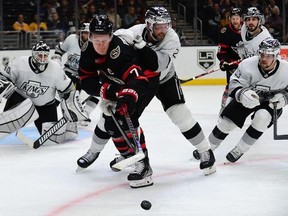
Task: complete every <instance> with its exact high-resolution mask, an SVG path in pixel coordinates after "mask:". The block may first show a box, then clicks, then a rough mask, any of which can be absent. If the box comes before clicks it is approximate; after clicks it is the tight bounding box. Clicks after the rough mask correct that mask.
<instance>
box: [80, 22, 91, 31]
mask: <svg viewBox="0 0 288 216" xmlns="http://www.w3.org/2000/svg"><path fill="white" fill-rule="evenodd" d="M89 26H90V23H83V24H82V25H81V27H80V29H79V32H89Z"/></svg>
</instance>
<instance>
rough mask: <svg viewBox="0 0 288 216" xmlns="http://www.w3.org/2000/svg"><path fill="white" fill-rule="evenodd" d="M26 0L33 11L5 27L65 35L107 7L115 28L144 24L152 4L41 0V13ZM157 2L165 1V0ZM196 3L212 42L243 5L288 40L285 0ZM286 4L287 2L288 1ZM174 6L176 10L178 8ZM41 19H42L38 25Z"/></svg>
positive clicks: (143, 0)
mask: <svg viewBox="0 0 288 216" xmlns="http://www.w3.org/2000/svg"><path fill="white" fill-rule="evenodd" d="M24 1H25V0H24ZM27 1H29V3H30V6H31V7H34V12H33V13H30V14H27V13H24V12H25V11H23V13H17V14H13V15H14V21H13V22H12V23H11V24H9V25H7V24H8V23H7V22H4V24H5V25H4V30H12V31H13V30H17V31H22V32H27V31H29V32H36V31H37V30H38V28H39V29H40V30H41V31H47V30H48V31H55V30H57V31H61V32H63V33H64V34H63V35H67V33H68V32H71V31H75V30H76V27H77V26H78V27H79V26H81V24H82V23H84V22H89V21H90V20H91V18H92V17H93V15H94V14H95V13H96V11H97V9H104V10H106V11H107V12H108V14H109V17H110V19H111V21H112V22H113V23H114V30H116V29H118V28H129V27H131V26H133V25H135V24H138V23H144V16H145V11H146V9H147V8H148V7H149V5H148V3H147V1H146V0H117V8H116V10H117V12H116V11H115V5H114V4H115V3H114V0H78V8H77V10H75V5H74V4H75V1H74V0H41V1H40V14H39V16H38V15H37V7H36V6H37V5H36V3H35V2H36V0H27ZM33 2H34V3H33ZM157 2H159V3H163V1H157ZM166 2H167V1H166ZM171 2H172V3H173V2H179V3H183V4H190V5H191V4H192V2H193V1H192V0H190V1H189V0H177V1H176V0H172V1H171ZM197 3H198V8H197V10H198V14H197V17H199V18H200V19H201V20H202V23H203V33H204V35H206V36H207V37H208V38H209V39H210V41H211V43H212V44H217V42H218V33H219V32H220V30H221V28H222V27H224V26H225V25H227V24H228V23H229V15H230V11H231V9H232V8H233V7H240V8H242V9H243V11H245V9H246V8H247V7H252V6H256V7H257V8H259V10H260V11H261V12H262V13H263V16H264V18H265V19H264V20H265V21H264V23H263V25H265V26H266V28H267V29H268V30H269V32H270V33H271V34H272V35H273V36H274V37H275V38H277V39H278V40H279V41H280V42H283V43H286V42H288V34H286V35H283V16H285V18H286V20H288V15H287V14H288V13H286V14H281V12H282V0H249V1H248V0H204V1H197ZM287 6H288V3H286V7H287ZM172 7H173V4H172ZM192 7H193V6H192ZM187 8H188V9H189V10H188V11H187V17H191V14H193V12H194V11H193V8H191V7H189V6H187ZM172 9H173V10H177V8H172ZM30 11H31V10H30ZM286 11H288V9H286ZM76 12H78V14H79V16H78V18H77V19H76V18H75V16H76ZM4 13H5V11H4ZM38 19H40V26H39V27H38ZM76 20H77V21H76ZM175 21H176V18H175V20H174V23H173V26H174V29H175V30H176V31H177V33H178V35H179V37H180V39H181V38H182V39H181V44H182V45H187V44H189V43H187V41H186V37H185V32H184V31H183V29H181V27H179V26H177V23H176V22H175ZM76 22H77V23H76ZM187 22H188V23H190V24H191V28H192V26H193V20H192V19H191V20H190V19H187ZM286 23H287V22H286ZM287 30H288V27H286V31H285V32H288V31H287Z"/></svg>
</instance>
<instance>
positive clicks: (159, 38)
mask: <svg viewBox="0 0 288 216" xmlns="http://www.w3.org/2000/svg"><path fill="white" fill-rule="evenodd" d="M153 36H154V38H156V39H157V40H158V41H161V40H163V39H164V37H165V34H164V33H163V32H160V33H159V34H157V35H156V36H155V35H154V34H153Z"/></svg>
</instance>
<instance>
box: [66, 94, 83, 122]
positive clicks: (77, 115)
mask: <svg viewBox="0 0 288 216" xmlns="http://www.w3.org/2000/svg"><path fill="white" fill-rule="evenodd" d="M61 108H62V112H63V115H64V116H65V118H66V119H67V120H68V121H71V122H77V121H84V120H86V119H88V116H87V113H86V112H85V110H84V108H83V106H82V103H81V102H80V96H79V91H78V90H76V91H72V92H70V94H69V97H68V98H67V100H65V99H64V98H62V99H61Z"/></svg>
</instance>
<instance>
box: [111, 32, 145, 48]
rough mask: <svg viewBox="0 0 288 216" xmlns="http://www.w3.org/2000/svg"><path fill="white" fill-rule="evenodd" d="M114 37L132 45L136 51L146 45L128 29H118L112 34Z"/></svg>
mask: <svg viewBox="0 0 288 216" xmlns="http://www.w3.org/2000/svg"><path fill="white" fill-rule="evenodd" d="M114 35H116V36H118V37H120V38H122V39H124V40H125V41H126V42H127V43H128V44H129V45H132V46H133V45H134V47H135V48H136V49H142V48H143V47H144V46H145V45H146V42H145V41H144V40H143V38H142V37H141V36H140V35H135V34H134V33H133V32H132V31H131V30H129V29H119V30H117V31H116V32H114Z"/></svg>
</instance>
